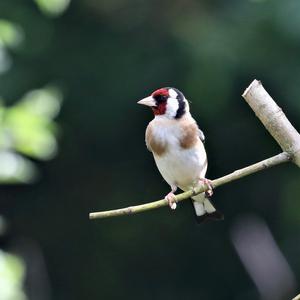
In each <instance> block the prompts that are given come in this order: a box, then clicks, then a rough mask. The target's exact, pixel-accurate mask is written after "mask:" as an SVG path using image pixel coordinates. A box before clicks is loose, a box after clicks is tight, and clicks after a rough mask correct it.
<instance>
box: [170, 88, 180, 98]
mask: <svg viewBox="0 0 300 300" xmlns="http://www.w3.org/2000/svg"><path fill="white" fill-rule="evenodd" d="M169 95H170V97H171V98H174V99H176V98H177V96H178V94H177V93H176V92H175V91H174V90H173V89H169Z"/></svg>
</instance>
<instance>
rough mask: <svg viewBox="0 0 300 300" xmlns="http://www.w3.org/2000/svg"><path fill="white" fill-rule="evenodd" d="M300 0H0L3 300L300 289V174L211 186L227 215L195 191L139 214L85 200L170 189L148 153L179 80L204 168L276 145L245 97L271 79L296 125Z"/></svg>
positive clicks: (221, 295) (268, 295)
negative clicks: (150, 127) (200, 136)
mask: <svg viewBox="0 0 300 300" xmlns="http://www.w3.org/2000/svg"><path fill="white" fill-rule="evenodd" d="M299 12H300V2H299V1H297V0H287V1H279V0H273V1H271V0H269V1H263V0H252V1H250V0H243V1H241V0H230V1H220V0H214V1H211V0H210V1H208V0H202V1H200V0H199V1H197V0H185V1H183V0H173V1H169V0H166V1H146V0H144V1H140V0H139V1H137V0H130V1H129V0H102V1H96V0H77V1H75V0H74V1H73V0H31V1H30V0H27V1H22V0H1V2H0V98H1V101H0V183H1V186H0V215H1V218H0V299H1V300H52V299H54V300H77V299H146V300H147V299H164V300H168V299H205V300H216V299H218V300H225V299H228V300H229V299H230V300H232V299H234V300H239V299H243V300H248V299H249V300H250V299H263V300H269V299H272V300H274V299H275V300H283V299H290V298H292V297H294V296H295V295H296V294H297V292H299V288H300V287H299V284H298V283H297V282H298V281H299V279H300V255H299V252H300V235H299V230H300V201H299V194H300V172H299V169H297V167H296V166H294V165H292V164H285V165H281V166H278V167H276V168H273V169H270V170H267V171H264V172H261V173H258V174H256V175H253V176H250V177H246V178H244V179H242V180H240V181H238V182H234V183H231V184H228V185H225V186H222V187H220V188H218V189H217V190H216V191H215V194H214V197H213V200H214V203H215V205H216V206H217V207H218V208H219V209H220V210H221V211H223V212H224V214H225V220H224V221H223V222H216V223H210V224H205V225H201V226H199V225H197V224H196V222H195V220H194V214H193V210H192V207H191V205H190V203H189V202H188V201H186V202H184V203H182V204H180V205H179V207H178V209H177V210H176V211H175V212H170V210H169V209H168V208H162V209H159V210H155V211H154V210H153V211H149V212H147V213H143V214H139V215H136V216H130V217H119V218H112V219H105V220H98V221H90V220H89V219H88V213H89V212H91V211H97V210H105V209H112V208H119V207H125V206H128V205H136V204H141V203H145V202H149V201H153V200H158V199H160V198H162V196H163V195H165V194H166V193H167V192H168V191H169V187H168V185H167V184H166V183H165V182H164V181H163V179H162V178H161V176H160V174H159V172H158V170H157V169H156V166H155V164H154V161H153V158H152V155H151V153H149V152H148V151H147V150H146V147H145V143H144V131H145V128H146V126H147V124H148V122H149V121H150V120H151V119H152V112H151V111H149V110H147V109H145V108H144V107H140V106H138V105H136V102H137V101H138V100H139V99H141V98H143V97H145V96H147V95H149V94H150V93H151V92H152V91H153V90H155V89H157V88H160V87H164V86H174V87H176V88H178V89H180V90H181V91H183V92H184V94H185V96H186V97H187V98H188V99H189V100H191V102H192V103H191V110H192V113H193V116H194V117H195V119H196V120H197V121H198V123H199V126H200V128H201V129H202V130H203V131H204V133H205V135H206V149H207V152H208V159H209V170H208V175H207V176H208V178H211V179H213V178H217V177H219V176H222V175H225V174H227V173H229V172H231V171H233V170H235V169H237V168H241V167H244V166H247V165H249V164H251V163H254V162H257V161H259V160H262V159H265V158H267V157H270V156H272V155H275V154H277V153H279V152H280V148H279V146H278V145H277V144H276V142H275V141H274V140H273V139H272V138H271V137H270V136H269V134H268V132H267V131H266V130H265V129H264V128H263V126H262V124H261V123H260V122H259V120H258V119H256V117H255V115H254V113H253V112H252V111H251V109H250V108H249V107H248V106H247V104H246V103H245V102H244V101H243V99H242V98H241V96H240V95H241V94H242V92H243V91H244V89H245V88H246V87H247V86H248V85H249V84H250V82H251V81H252V80H253V79H254V78H257V79H260V80H262V81H263V84H264V86H265V88H266V89H267V90H268V91H269V93H270V94H271V95H272V96H273V97H274V99H275V100H276V101H277V103H278V105H280V106H281V107H282V108H283V110H284V111H285V113H286V114H287V116H288V118H289V119H290V121H291V122H292V123H293V124H294V125H295V127H296V128H300V118H299V116H300V102H299V91H298V90H299V86H300V60H299V53H300V13H299Z"/></svg>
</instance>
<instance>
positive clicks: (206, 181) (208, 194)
mask: <svg viewBox="0 0 300 300" xmlns="http://www.w3.org/2000/svg"><path fill="white" fill-rule="evenodd" d="M199 181H200V182H201V183H202V184H205V185H206V186H207V187H208V190H207V191H206V192H205V196H206V197H208V198H209V197H211V196H212V195H213V193H214V191H213V186H212V182H211V180H209V179H207V178H200V179H199Z"/></svg>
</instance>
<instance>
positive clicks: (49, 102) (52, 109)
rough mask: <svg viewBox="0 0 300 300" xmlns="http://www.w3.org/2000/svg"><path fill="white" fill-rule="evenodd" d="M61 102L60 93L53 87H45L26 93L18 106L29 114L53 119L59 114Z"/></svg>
mask: <svg viewBox="0 0 300 300" xmlns="http://www.w3.org/2000/svg"><path fill="white" fill-rule="evenodd" d="M61 101H62V95H61V92H60V91H59V90H58V89H57V88H55V87H47V88H44V89H39V90H34V91H31V92H29V93H27V94H26V95H25V96H24V97H23V98H22V100H21V102H20V104H19V105H20V106H21V107H24V108H25V109H26V110H27V111H28V112H30V113H33V114H36V115H40V116H44V117H46V118H54V117H56V115H57V114H58V113H59V110H60V106H61Z"/></svg>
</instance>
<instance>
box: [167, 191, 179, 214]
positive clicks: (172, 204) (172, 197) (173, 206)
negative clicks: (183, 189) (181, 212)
mask: <svg viewBox="0 0 300 300" xmlns="http://www.w3.org/2000/svg"><path fill="white" fill-rule="evenodd" d="M165 199H166V200H167V201H168V204H169V206H170V208H171V209H173V210H174V209H176V207H177V203H176V198H175V195H174V194H173V193H172V192H170V193H169V194H168V195H166V196H165Z"/></svg>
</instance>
